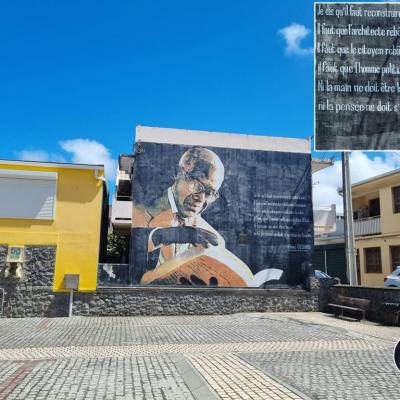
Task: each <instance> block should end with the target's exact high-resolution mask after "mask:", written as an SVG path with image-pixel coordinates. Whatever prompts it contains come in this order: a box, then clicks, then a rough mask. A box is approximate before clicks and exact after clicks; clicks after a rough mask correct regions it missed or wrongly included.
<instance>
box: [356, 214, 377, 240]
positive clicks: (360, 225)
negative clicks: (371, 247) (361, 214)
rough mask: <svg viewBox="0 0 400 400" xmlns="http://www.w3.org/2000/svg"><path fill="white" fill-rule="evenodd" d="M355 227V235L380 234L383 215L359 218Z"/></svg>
mask: <svg viewBox="0 0 400 400" xmlns="http://www.w3.org/2000/svg"><path fill="white" fill-rule="evenodd" d="M353 227H354V236H366V235H378V234H379V233H381V217H369V218H363V219H357V220H355V221H354V222H353Z"/></svg>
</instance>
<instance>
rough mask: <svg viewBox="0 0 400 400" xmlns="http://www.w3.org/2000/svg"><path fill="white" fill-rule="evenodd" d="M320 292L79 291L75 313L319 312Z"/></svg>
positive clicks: (166, 289) (208, 289) (152, 289)
mask: <svg viewBox="0 0 400 400" xmlns="http://www.w3.org/2000/svg"><path fill="white" fill-rule="evenodd" d="M317 310H318V294H315V293H310V292H306V291H305V290H295V289H232V288H227V289H222V288H195V289H193V288H172V287H165V288H164V287H162V288H161V287H135V288H133V287H131V288H120V289H116V288H107V289H106V288H104V289H99V290H97V292H95V293H86V294H85V293H77V294H76V295H75V297H74V311H73V312H74V315H90V316H106V315H112V316H121V315H205V314H232V313H238V312H253V311H259V312H261V311H317Z"/></svg>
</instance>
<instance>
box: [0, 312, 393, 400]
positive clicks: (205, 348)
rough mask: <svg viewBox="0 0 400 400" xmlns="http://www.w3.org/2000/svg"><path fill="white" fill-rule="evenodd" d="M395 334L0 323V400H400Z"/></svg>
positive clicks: (267, 316) (324, 326)
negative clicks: (394, 358) (395, 364)
mask: <svg viewBox="0 0 400 400" xmlns="http://www.w3.org/2000/svg"><path fill="white" fill-rule="evenodd" d="M399 339H400V328H396V327H382V326H379V325H376V324H373V323H370V322H348V321H344V320H339V319H335V318H332V317H330V316H328V315H325V314H321V313H251V314H236V315H228V316H182V317H120V318H116V317H110V318H106V317H102V318H92V317H86V318H85V317H73V318H71V319H68V318H64V319H45V318H32V319H0V399H171V400H175V399H176V400H179V399H202V400H203V399H204V400H207V399H218V398H222V399H276V400H279V399H328V400H330V399H349V400H350V399H352V400H353V399H354V400H358V399H360V400H361V399H362V400H364V399H382V400H383V399H385V400H386V399H387V400H391V399H393V400H395V399H396V400H398V399H400V372H398V371H397V370H396V368H395V366H394V363H393V356H392V354H393V348H394V346H395V343H396V342H397V340H399Z"/></svg>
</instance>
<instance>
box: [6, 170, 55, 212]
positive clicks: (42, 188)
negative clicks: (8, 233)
mask: <svg viewBox="0 0 400 400" xmlns="http://www.w3.org/2000/svg"><path fill="white" fill-rule="evenodd" d="M56 192H57V173H56V172H41V171H22V170H11V169H0V199H1V201H0V218H17V219H40V220H53V219H54V214H55V200H56Z"/></svg>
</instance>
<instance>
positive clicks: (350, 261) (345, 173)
mask: <svg viewBox="0 0 400 400" xmlns="http://www.w3.org/2000/svg"><path fill="white" fill-rule="evenodd" d="M342 181H343V209H344V237H345V244H346V264H347V279H348V281H349V284H350V285H357V266H356V252H355V246H354V230H353V204H352V199H351V182H350V165H349V152H342Z"/></svg>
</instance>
